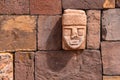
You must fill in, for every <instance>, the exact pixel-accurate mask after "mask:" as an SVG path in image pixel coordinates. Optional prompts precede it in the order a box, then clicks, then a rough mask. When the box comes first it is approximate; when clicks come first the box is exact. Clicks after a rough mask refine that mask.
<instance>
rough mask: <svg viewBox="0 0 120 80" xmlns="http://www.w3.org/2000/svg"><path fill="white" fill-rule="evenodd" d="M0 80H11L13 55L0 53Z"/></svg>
mask: <svg viewBox="0 0 120 80" xmlns="http://www.w3.org/2000/svg"><path fill="white" fill-rule="evenodd" d="M0 80H13V55H12V54H10V53H0Z"/></svg>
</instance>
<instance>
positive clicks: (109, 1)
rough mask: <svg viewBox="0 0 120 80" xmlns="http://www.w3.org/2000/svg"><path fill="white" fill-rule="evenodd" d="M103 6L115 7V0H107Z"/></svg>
mask: <svg viewBox="0 0 120 80" xmlns="http://www.w3.org/2000/svg"><path fill="white" fill-rule="evenodd" d="M103 8H115V0H105V2H104V4H103Z"/></svg>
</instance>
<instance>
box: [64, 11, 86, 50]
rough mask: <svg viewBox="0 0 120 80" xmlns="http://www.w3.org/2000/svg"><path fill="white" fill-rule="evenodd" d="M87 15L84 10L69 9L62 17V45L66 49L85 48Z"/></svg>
mask: <svg viewBox="0 0 120 80" xmlns="http://www.w3.org/2000/svg"><path fill="white" fill-rule="evenodd" d="M86 24H87V16H86V14H85V11H83V10H74V9H67V10H65V11H64V14H63V17H62V33H63V35H62V47H63V49H65V50H80V49H85V45H86Z"/></svg>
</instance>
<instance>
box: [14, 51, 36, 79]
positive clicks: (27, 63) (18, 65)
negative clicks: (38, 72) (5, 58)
mask: <svg viewBox="0 0 120 80" xmlns="http://www.w3.org/2000/svg"><path fill="white" fill-rule="evenodd" d="M15 80H34V52H16V53H15Z"/></svg>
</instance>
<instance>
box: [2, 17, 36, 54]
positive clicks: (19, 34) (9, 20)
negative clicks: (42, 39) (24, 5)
mask: <svg viewBox="0 0 120 80" xmlns="http://www.w3.org/2000/svg"><path fill="white" fill-rule="evenodd" d="M35 29H36V17H35V16H6V15H5V16H0V34H1V35H0V46H1V47H0V52H5V51H21V50H22V51H24V50H27V51H31V50H36V30H35Z"/></svg>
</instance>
